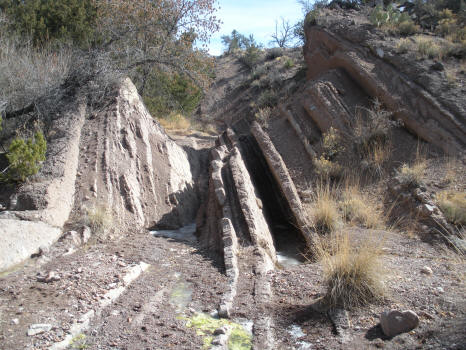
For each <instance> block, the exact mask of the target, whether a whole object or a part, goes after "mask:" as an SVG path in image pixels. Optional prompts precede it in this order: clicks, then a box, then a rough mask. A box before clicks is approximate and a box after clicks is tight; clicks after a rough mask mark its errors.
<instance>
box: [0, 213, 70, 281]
mask: <svg viewBox="0 0 466 350" xmlns="http://www.w3.org/2000/svg"><path fill="white" fill-rule="evenodd" d="M60 234H61V229H59V228H57V227H53V226H50V225H48V224H46V223H44V222H40V221H38V222H33V221H24V220H10V219H2V220H0V237H1V238H2V239H1V240H0V272H1V271H4V270H7V269H9V268H11V267H13V266H14V265H16V264H19V263H21V262H22V261H24V260H26V259H27V258H29V257H30V256H31V255H33V254H37V253H38V251H39V248H41V250H44V249H45V247H49V246H50V245H52V243H54V242H55V241H56V240H57V239H58V237H60Z"/></svg>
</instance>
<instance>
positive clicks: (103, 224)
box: [87, 205, 114, 236]
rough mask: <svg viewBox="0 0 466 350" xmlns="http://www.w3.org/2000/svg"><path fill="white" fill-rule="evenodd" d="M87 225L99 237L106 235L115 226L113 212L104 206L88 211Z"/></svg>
mask: <svg viewBox="0 0 466 350" xmlns="http://www.w3.org/2000/svg"><path fill="white" fill-rule="evenodd" d="M87 224H88V225H89V227H90V228H91V230H92V233H93V234H95V235H97V236H102V235H105V234H106V233H107V232H109V231H111V230H112V229H113V225H114V223H113V217H112V214H111V212H110V211H109V210H108V208H106V207H105V206H102V205H100V206H95V207H93V208H91V209H88V210H87Z"/></svg>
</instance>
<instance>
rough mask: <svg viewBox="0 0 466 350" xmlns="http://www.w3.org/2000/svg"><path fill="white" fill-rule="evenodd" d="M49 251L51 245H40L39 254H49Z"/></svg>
mask: <svg viewBox="0 0 466 350" xmlns="http://www.w3.org/2000/svg"><path fill="white" fill-rule="evenodd" d="M49 251H50V249H49V247H47V246H45V245H41V246H40V247H39V256H44V255H47V254H48V252H49Z"/></svg>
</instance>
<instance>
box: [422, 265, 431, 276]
mask: <svg viewBox="0 0 466 350" xmlns="http://www.w3.org/2000/svg"><path fill="white" fill-rule="evenodd" d="M421 273H423V274H425V275H432V274H433V271H432V269H431V268H430V267H429V266H424V267H423V268H422V269H421Z"/></svg>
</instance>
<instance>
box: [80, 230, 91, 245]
mask: <svg viewBox="0 0 466 350" xmlns="http://www.w3.org/2000/svg"><path fill="white" fill-rule="evenodd" d="M81 230H82V231H81V241H82V243H83V244H84V243H87V241H88V240H89V238H91V234H92V231H91V228H90V227H89V226H83V227H82V228H81Z"/></svg>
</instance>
